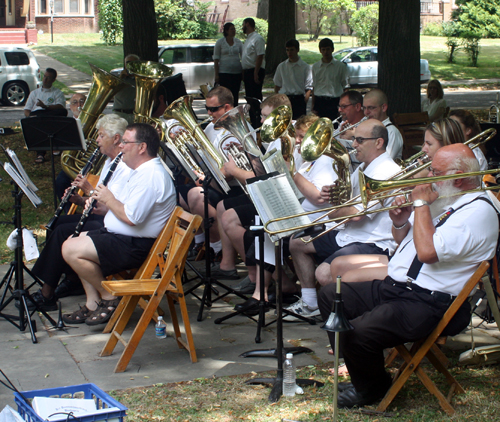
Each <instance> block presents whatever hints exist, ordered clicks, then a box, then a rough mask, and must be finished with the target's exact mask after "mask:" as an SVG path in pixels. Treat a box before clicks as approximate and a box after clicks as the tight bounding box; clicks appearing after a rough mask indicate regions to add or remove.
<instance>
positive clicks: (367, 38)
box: [349, 3, 378, 47]
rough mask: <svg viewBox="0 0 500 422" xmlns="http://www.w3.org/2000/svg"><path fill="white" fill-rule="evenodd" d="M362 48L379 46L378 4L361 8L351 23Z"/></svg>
mask: <svg viewBox="0 0 500 422" xmlns="http://www.w3.org/2000/svg"><path fill="white" fill-rule="evenodd" d="M349 25H350V26H351V29H352V30H353V31H354V32H355V33H356V37H357V39H358V45H359V46H360V47H363V46H367V45H377V44H378V3H375V4H371V5H369V6H365V7H361V8H360V9H359V10H357V11H356V12H354V13H353V14H352V18H351V20H350V22H349Z"/></svg>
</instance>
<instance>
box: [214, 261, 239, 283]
mask: <svg viewBox="0 0 500 422" xmlns="http://www.w3.org/2000/svg"><path fill="white" fill-rule="evenodd" d="M210 275H211V276H212V277H213V278H215V279H219V278H220V279H222V280H238V279H239V278H240V277H239V276H238V271H237V270H236V268H235V269H234V270H222V269H221V268H220V265H219V264H216V265H214V266H213V267H212V268H211V270H210Z"/></svg>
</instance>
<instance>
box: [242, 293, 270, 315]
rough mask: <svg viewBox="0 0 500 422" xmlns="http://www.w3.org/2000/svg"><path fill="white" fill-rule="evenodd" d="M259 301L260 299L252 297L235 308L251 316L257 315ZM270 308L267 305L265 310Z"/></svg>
mask: <svg viewBox="0 0 500 422" xmlns="http://www.w3.org/2000/svg"><path fill="white" fill-rule="evenodd" d="M259 303H260V301H259V300H258V299H255V298H253V297H251V298H250V299H248V300H246V301H245V302H243V303H238V304H237V305H236V306H235V307H234V310H235V311H238V312H241V313H244V314H247V315H251V316H253V315H257V314H258V313H259V309H260V306H259ZM268 310H269V307H268V306H266V307H265V311H266V312H267V311H268Z"/></svg>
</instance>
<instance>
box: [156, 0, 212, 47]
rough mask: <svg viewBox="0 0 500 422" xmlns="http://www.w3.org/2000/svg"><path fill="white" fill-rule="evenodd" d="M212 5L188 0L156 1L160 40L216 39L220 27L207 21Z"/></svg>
mask: <svg viewBox="0 0 500 422" xmlns="http://www.w3.org/2000/svg"><path fill="white" fill-rule="evenodd" d="M209 7H210V3H201V2H198V1H194V4H193V3H191V2H188V1H186V0H155V11H156V22H157V25H158V39H160V40H169V39H183V40H184V39H206V38H214V37H215V36H216V35H217V32H218V26H217V25H215V24H213V23H209V22H207V21H206V19H205V16H206V14H207V13H208V8H209Z"/></svg>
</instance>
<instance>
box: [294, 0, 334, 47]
mask: <svg viewBox="0 0 500 422" xmlns="http://www.w3.org/2000/svg"><path fill="white" fill-rule="evenodd" d="M336 3H338V1H330V0H297V5H298V6H299V9H300V11H301V12H302V16H303V17H304V22H305V24H306V27H307V33H308V34H309V40H310V41H312V40H317V39H318V37H319V34H320V33H321V30H322V28H323V25H325V23H326V22H327V20H328V17H327V14H329V13H331V12H333V11H334V10H335V8H336Z"/></svg>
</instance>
